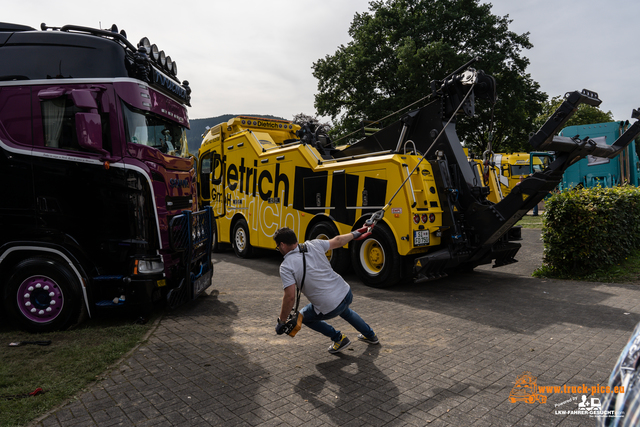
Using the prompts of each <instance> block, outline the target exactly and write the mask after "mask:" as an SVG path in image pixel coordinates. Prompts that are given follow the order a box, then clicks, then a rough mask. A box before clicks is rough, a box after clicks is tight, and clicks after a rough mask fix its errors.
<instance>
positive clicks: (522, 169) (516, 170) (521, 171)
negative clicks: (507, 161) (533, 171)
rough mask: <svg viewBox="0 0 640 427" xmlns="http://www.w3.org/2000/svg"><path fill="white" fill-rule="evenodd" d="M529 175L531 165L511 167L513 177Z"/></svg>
mask: <svg viewBox="0 0 640 427" xmlns="http://www.w3.org/2000/svg"><path fill="white" fill-rule="evenodd" d="M518 175H529V165H511V176H518Z"/></svg>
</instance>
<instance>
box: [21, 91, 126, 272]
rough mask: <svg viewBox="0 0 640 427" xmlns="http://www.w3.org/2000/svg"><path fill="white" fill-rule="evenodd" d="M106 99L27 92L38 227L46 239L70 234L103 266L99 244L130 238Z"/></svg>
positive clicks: (93, 94) (121, 174)
mask: <svg viewBox="0 0 640 427" xmlns="http://www.w3.org/2000/svg"><path fill="white" fill-rule="evenodd" d="M108 96H109V95H108V94H107V92H101V91H96V90H91V89H73V88H65V87H61V86H55V87H44V86H42V87H36V88H34V91H33V94H32V101H33V104H32V105H33V110H32V111H33V129H34V136H33V138H34V149H33V152H34V155H33V176H34V192H35V199H36V209H37V218H38V224H39V226H40V227H41V228H42V229H43V230H47V231H48V232H51V233H52V235H58V236H70V237H71V238H72V239H74V240H75V241H77V242H78V243H79V244H80V245H81V246H82V247H83V249H85V250H86V251H87V252H90V253H91V255H92V256H95V257H96V259H102V260H103V261H104V262H108V261H107V260H104V259H103V257H102V256H101V255H100V251H107V252H108V248H107V247H106V245H105V244H103V243H104V242H110V241H116V240H125V239H126V238H129V237H130V236H129V230H130V225H129V223H128V210H127V206H128V199H127V194H128V189H127V185H126V181H125V179H124V169H123V168H121V167H118V166H117V165H118V163H119V160H120V159H119V158H117V157H115V156H113V152H114V150H113V147H112V141H111V134H112V133H114V134H115V132H111V131H110V129H111V128H112V125H113V123H117V119H116V118H115V117H114V116H115V114H114V112H113V111H108V109H109V105H112V104H110V103H109V102H106V101H105V99H106V98H103V97H108ZM111 96H113V93H111ZM83 135H84V136H83Z"/></svg>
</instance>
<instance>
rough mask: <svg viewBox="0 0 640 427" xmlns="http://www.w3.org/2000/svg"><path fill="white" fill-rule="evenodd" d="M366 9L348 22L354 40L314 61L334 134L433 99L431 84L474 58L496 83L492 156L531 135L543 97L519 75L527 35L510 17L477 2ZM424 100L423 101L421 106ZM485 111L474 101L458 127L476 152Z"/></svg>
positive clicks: (320, 99)
mask: <svg viewBox="0 0 640 427" xmlns="http://www.w3.org/2000/svg"><path fill="white" fill-rule="evenodd" d="M369 7H370V10H369V12H364V13H357V14H356V15H355V17H354V19H353V21H352V23H351V27H350V29H349V35H350V36H351V37H352V39H353V40H352V41H351V42H349V43H348V44H347V45H346V46H344V45H341V46H340V47H339V48H338V50H337V51H336V52H335V53H334V54H333V55H327V56H326V57H325V58H322V59H319V60H318V61H317V62H315V63H314V64H313V67H312V68H313V75H314V77H316V78H317V79H318V93H317V94H316V96H315V107H316V109H317V111H318V113H319V114H320V115H322V116H329V117H331V119H332V121H333V122H334V125H335V129H334V133H335V134H344V133H346V132H348V131H350V130H355V129H356V128H357V127H358V124H359V123H360V122H361V121H362V120H379V119H382V118H385V117H389V119H388V120H387V122H385V123H383V125H387V124H389V123H390V121H392V120H396V119H397V118H398V114H394V113H395V112H397V111H398V110H400V109H401V108H403V107H405V106H407V105H410V104H413V105H414V107H413V108H416V107H417V106H419V105H420V104H419V103H417V101H419V100H421V99H423V98H425V97H426V96H428V95H430V94H431V88H430V82H431V81H432V80H437V79H442V78H443V77H445V76H447V75H448V74H449V73H450V72H452V71H453V70H455V69H457V68H458V67H460V66H461V65H462V64H464V63H466V62H467V61H469V60H470V59H471V58H473V57H476V56H477V57H480V58H481V60H480V61H479V62H478V63H476V64H474V67H476V68H478V69H482V70H484V71H485V72H486V73H488V74H491V75H493V76H494V77H495V78H496V81H497V84H498V94H499V100H498V102H497V104H496V105H495V114H493V117H494V118H495V122H494V125H493V132H492V135H493V139H492V148H493V151H500V150H502V151H509V150H512V149H521V148H522V147H524V146H526V145H527V140H528V138H527V135H528V134H529V133H530V132H531V131H533V130H534V128H533V121H532V119H533V118H535V117H537V116H538V115H539V114H540V111H541V110H540V108H541V103H542V102H543V101H545V100H546V99H547V96H546V94H545V93H543V92H540V91H539V85H538V84H537V83H536V82H534V81H533V80H532V79H531V77H530V75H529V74H526V73H525V69H526V67H527V66H528V65H529V60H528V59H527V58H525V57H523V56H521V51H522V50H524V49H530V48H531V47H532V45H531V43H530V42H529V34H528V33H525V34H520V35H519V34H516V33H514V32H512V31H509V29H508V26H509V23H511V20H509V19H508V15H507V16H505V17H498V16H495V15H493V14H491V5H490V4H480V2H479V0H374V1H372V2H371V3H370V4H369ZM425 102H426V101H425ZM491 117H492V112H491V106H490V105H487V103H486V102H485V103H484V104H483V103H482V101H479V102H477V103H476V117H474V118H465V119H464V120H461V121H460V122H459V124H458V133H459V135H460V137H461V140H463V141H465V144H466V145H467V146H469V147H470V148H472V149H473V150H474V151H476V152H480V153H481V152H482V151H484V150H485V149H486V148H487V145H488V143H489V139H490V134H491V133H490V128H491V124H490V123H491Z"/></svg>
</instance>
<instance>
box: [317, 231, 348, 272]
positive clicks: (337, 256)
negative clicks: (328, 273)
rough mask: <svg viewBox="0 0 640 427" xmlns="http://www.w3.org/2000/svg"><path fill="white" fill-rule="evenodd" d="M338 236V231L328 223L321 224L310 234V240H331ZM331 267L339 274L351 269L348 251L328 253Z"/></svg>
mask: <svg viewBox="0 0 640 427" xmlns="http://www.w3.org/2000/svg"><path fill="white" fill-rule="evenodd" d="M337 235H338V230H337V229H335V227H333V226H332V225H331V224H330V223H328V222H319V223H318V224H316V225H314V226H313V228H312V229H311V231H310V232H309V240H313V239H321V240H329V239H332V238H334V237H336V236H337ZM326 255H327V259H328V260H329V263H331V267H332V268H333V269H334V270H335V272H336V273H338V274H343V273H344V272H345V271H347V268H348V267H349V252H348V251H347V249H344V248H338V249H333V250H331V249H330V250H328V251H327V252H326Z"/></svg>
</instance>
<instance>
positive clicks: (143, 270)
mask: <svg viewBox="0 0 640 427" xmlns="http://www.w3.org/2000/svg"><path fill="white" fill-rule="evenodd" d="M163 272H164V263H163V262H162V260H161V259H159V258H158V259H153V258H151V259H137V260H135V263H134V267H133V274H158V273H163Z"/></svg>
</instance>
